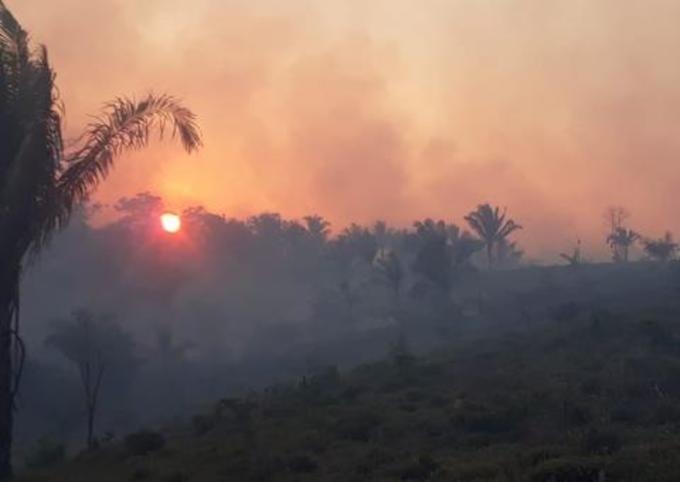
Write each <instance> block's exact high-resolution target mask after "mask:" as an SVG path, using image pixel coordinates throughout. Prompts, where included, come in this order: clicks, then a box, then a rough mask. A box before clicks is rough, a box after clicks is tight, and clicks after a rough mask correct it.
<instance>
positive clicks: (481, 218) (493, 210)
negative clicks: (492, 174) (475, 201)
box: [465, 204, 522, 269]
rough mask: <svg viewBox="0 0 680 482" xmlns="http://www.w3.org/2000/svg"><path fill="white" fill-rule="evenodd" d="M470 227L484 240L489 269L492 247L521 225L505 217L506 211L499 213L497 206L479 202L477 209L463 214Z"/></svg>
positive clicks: (491, 266) (492, 254) (492, 262)
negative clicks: (465, 214)
mask: <svg viewBox="0 0 680 482" xmlns="http://www.w3.org/2000/svg"><path fill="white" fill-rule="evenodd" d="M465 220H466V221H467V222H468V224H469V225H470V228H472V230H473V231H474V232H475V233H476V234H477V236H479V237H480V238H481V240H482V241H484V244H485V246H486V255H487V258H488V261H489V269H491V268H493V266H494V261H495V260H494V248H495V247H497V246H498V245H499V243H501V242H505V240H506V239H507V237H508V236H510V234H512V233H513V232H514V231H517V230H518V229H522V226H520V225H519V224H517V223H516V222H515V221H513V220H512V219H506V212H505V210H503V212H502V213H501V211H500V208H499V207H497V206H496V207H491V205H489V204H480V205H479V206H477V209H476V210H474V211H472V212H471V213H470V214H468V215H467V216H465Z"/></svg>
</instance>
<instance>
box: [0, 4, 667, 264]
mask: <svg viewBox="0 0 680 482" xmlns="http://www.w3.org/2000/svg"><path fill="white" fill-rule="evenodd" d="M6 3H7V4H8V6H9V7H10V8H13V10H14V11H15V13H16V14H17V15H18V16H19V18H20V20H21V21H22V22H23V24H24V25H25V27H26V28H27V29H29V30H30V31H31V33H32V35H33V38H34V40H35V41H37V42H43V43H46V44H47V45H48V47H49V50H50V54H51V57H52V62H53V64H54V66H55V68H56V69H57V71H58V76H59V77H58V82H59V86H60V91H61V95H62V97H63V99H64V101H65V102H66V106H67V117H68V124H67V129H68V131H69V133H71V134H75V133H77V132H78V130H79V129H80V128H81V127H82V125H83V123H84V122H85V121H86V116H85V115H86V114H87V113H96V112H97V109H98V108H99V107H100V105H101V104H102V103H103V102H104V101H106V100H107V99H110V98H112V97H114V96H116V95H120V94H135V93H137V94H144V93H146V92H148V91H149V90H154V91H158V92H168V93H171V94H174V95H177V96H179V97H181V98H182V99H183V100H184V101H185V102H186V103H187V104H188V105H189V106H190V107H192V108H193V109H194V110H195V112H196V113H197V114H198V115H199V116H200V122H201V125H202V129H203V132H204V136H205V143H206V147H205V149H204V150H203V151H202V152H201V153H200V154H198V155H195V156H191V157H188V156H186V155H184V153H183V152H182V151H181V150H180V149H178V148H177V147H175V146H172V147H169V146H156V147H154V148H153V149H152V150H150V151H145V152H144V153H143V154H139V155H134V156H131V157H129V158H127V159H124V160H123V161H122V162H120V163H119V165H118V167H117V169H116V171H115V172H114V174H113V175H112V177H111V178H110V180H109V181H108V182H107V183H106V185H105V186H104V187H103V188H102V189H101V191H100V193H99V195H98V197H99V198H100V199H101V200H104V201H111V200H113V199H115V198H117V197H119V196H122V195H130V194H134V193H136V192H139V191H146V190H151V191H154V192H157V193H159V194H162V195H163V196H165V197H167V198H168V199H169V200H170V202H171V204H172V205H173V207H174V208H181V207H184V206H186V205H189V204H198V203H201V204H204V205H206V206H207V207H208V208H210V209H211V210H214V211H218V212H223V213H225V214H227V215H234V216H241V215H247V214H251V213H254V212H258V211H261V210H273V211H279V212H282V213H283V214H285V215H288V216H300V215H303V214H306V213H310V212H318V213H320V214H323V215H325V216H327V217H328V218H330V219H331V220H332V221H333V222H334V223H335V224H336V226H340V225H342V224H344V223H347V222H348V221H351V220H356V221H360V222H368V221H372V220H374V219H376V218H383V219H386V220H388V221H390V222H393V223H397V224H406V223H410V221H412V220H413V219H415V218H418V217H423V216H426V215H427V216H432V217H441V218H446V219H448V220H451V221H456V222H458V223H462V222H461V217H462V215H463V214H465V213H466V212H467V211H469V210H470V209H472V208H473V207H474V206H475V205H476V204H478V203H479V202H485V201H490V202H493V203H497V204H500V205H502V206H507V207H508V209H509V211H511V213H512V215H513V216H514V217H515V218H516V219H517V220H518V221H520V222H521V223H522V224H524V225H525V231H524V232H523V233H522V234H521V236H520V239H521V241H522V243H523V244H524V245H525V246H527V247H528V248H529V251H530V254H531V255H533V256H544V257H549V256H554V254H555V252H556V251H559V250H566V249H568V248H569V246H570V245H571V244H572V243H573V241H575V239H576V238H577V237H581V238H583V239H584V241H585V242H586V247H587V248H588V249H589V250H590V251H591V252H593V251H594V250H596V249H600V250H601V249H602V246H598V245H601V244H602V239H603V233H604V226H603V222H602V212H603V211H604V209H605V208H606V207H607V206H608V205H611V204H621V205H624V206H626V207H628V209H629V210H630V211H631V212H632V214H633V217H632V219H631V224H632V225H633V227H635V228H637V229H638V230H640V231H642V232H643V233H645V234H648V235H653V236H660V235H661V234H662V233H663V231H664V230H665V229H672V230H675V231H677V232H678V234H680V216H678V215H677V214H676V213H677V209H676V207H677V206H678V205H680V189H678V188H677V186H678V185H679V183H680V163H679V162H678V161H679V159H680V135H678V134H680V55H679V53H680V28H678V19H679V18H680V2H678V1H677V0H637V1H633V0H568V1H567V0H564V1H542V0H448V1H444V0H306V1H305V0H278V1H275V0H192V1H191V2H187V1H182V2H180V1H178V0H96V1H94V0H7V2H6Z"/></svg>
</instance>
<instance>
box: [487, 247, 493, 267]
mask: <svg viewBox="0 0 680 482" xmlns="http://www.w3.org/2000/svg"><path fill="white" fill-rule="evenodd" d="M486 257H487V260H488V262H489V271H491V270H492V269H493V243H486Z"/></svg>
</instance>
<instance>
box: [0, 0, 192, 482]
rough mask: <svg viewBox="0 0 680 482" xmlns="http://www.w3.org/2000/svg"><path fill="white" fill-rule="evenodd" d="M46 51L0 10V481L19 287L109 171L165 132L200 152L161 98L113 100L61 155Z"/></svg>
mask: <svg viewBox="0 0 680 482" xmlns="http://www.w3.org/2000/svg"><path fill="white" fill-rule="evenodd" d="M61 114H62V109H61V104H60V101H59V99H58V96H57V90H56V88H55V74H54V71H53V70H52V68H51V66H50V63H49V59H48V55H47V49H46V48H45V47H44V46H41V47H39V48H38V49H37V50H35V51H34V50H31V47H30V45H29V40H28V34H27V33H26V31H25V30H24V29H23V28H22V27H21V25H20V24H19V23H18V21H17V20H16V18H15V17H14V16H13V15H12V13H11V12H10V11H9V10H8V9H7V8H6V7H5V5H4V4H3V3H2V0H0V481H4V480H7V479H8V478H9V477H10V476H11V446H12V420H13V411H14V402H13V401H14V396H15V394H16V390H17V387H18V381H19V378H20V371H21V365H22V358H23V348H22V346H23V345H22V343H21V339H20V337H19V283H20V278H21V273H22V271H23V268H24V266H25V264H26V263H27V261H28V260H29V259H28V258H30V255H31V254H36V253H38V252H39V251H40V250H41V249H42V248H43V247H44V246H45V244H46V243H47V242H48V241H49V240H50V238H51V236H52V235H53V234H54V232H55V231H57V230H58V229H60V228H62V227H64V226H65V225H66V224H67V223H68V220H69V217H70V215H71V213H72V212H73V210H74V209H75V208H76V207H77V206H78V205H80V204H81V203H82V202H84V201H86V200H87V199H88V198H89V196H90V194H91V193H92V191H93V189H95V188H96V187H97V185H98V184H99V183H100V182H101V181H102V180H103V179H104V178H105V177H106V175H107V174H108V172H109V170H110V169H111V167H112V164H113V161H114V160H115V159H116V157H118V156H119V155H120V154H123V153H124V152H126V151H128V150H134V149H139V148H142V147H144V146H146V145H147V143H148V141H149V139H150V136H151V132H152V131H153V130H154V129H156V130H158V131H159V134H160V136H161V137H162V136H163V134H164V133H165V132H167V131H171V133H172V135H173V137H175V136H177V137H179V139H180V140H181V142H182V144H183V146H184V148H185V149H186V150H187V151H189V152H191V151H193V150H195V149H197V148H198V147H199V146H200V144H201V139H200V134H199V131H198V127H197V125H196V122H195V116H194V114H193V113H192V112H191V111H189V110H188V109H186V108H185V107H183V106H182V105H181V104H180V103H179V102H178V101H177V100H175V99H174V98H172V97H169V96H164V95H163V96H154V95H148V96H147V97H145V98H143V99H142V100H141V101H134V100H130V99H125V98H118V99H116V100H114V101H113V102H111V103H109V104H107V105H106V107H105V109H104V112H103V113H102V115H101V116H100V117H98V118H96V119H95V120H93V121H92V123H91V124H90V125H89V126H88V127H87V129H86V130H85V132H84V133H83V135H82V136H80V137H79V138H77V141H76V142H75V143H74V145H73V146H71V148H69V149H65V147H64V143H63V140H62V139H63V138H62V126H61Z"/></svg>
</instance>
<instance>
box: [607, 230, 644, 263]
mask: <svg viewBox="0 0 680 482" xmlns="http://www.w3.org/2000/svg"><path fill="white" fill-rule="evenodd" d="M638 239H640V235H639V234H638V233H636V232H635V231H633V230H632V229H627V228H624V227H622V226H619V227H617V228H616V229H614V230H613V231H612V232H611V233H610V234H609V236H607V244H608V245H609V247H610V248H611V249H612V258H613V259H614V261H615V262H617V263H619V262H623V263H627V262H628V255H629V252H630V247H631V246H633V244H635V242H636V241H637V240H638Z"/></svg>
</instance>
